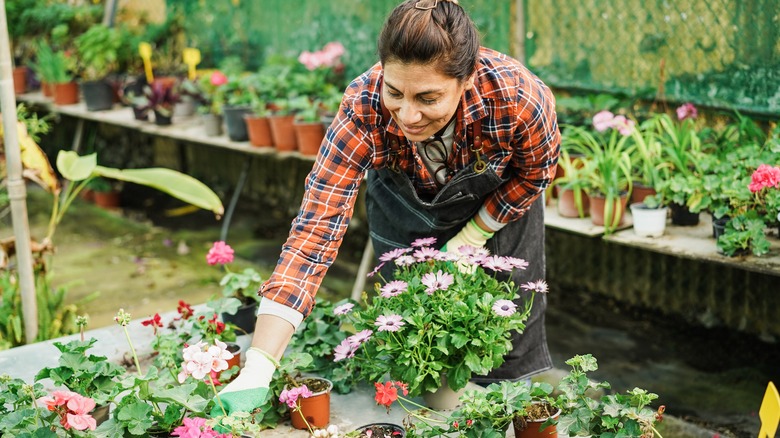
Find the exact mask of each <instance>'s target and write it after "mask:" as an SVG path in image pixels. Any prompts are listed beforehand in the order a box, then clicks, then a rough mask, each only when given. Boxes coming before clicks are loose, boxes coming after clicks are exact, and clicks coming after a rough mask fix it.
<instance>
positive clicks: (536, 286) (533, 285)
mask: <svg viewBox="0 0 780 438" xmlns="http://www.w3.org/2000/svg"><path fill="white" fill-rule="evenodd" d="M520 288H522V289H524V290H527V291H534V292H538V293H540V294H546V293H547V282H546V281H544V280H538V281H529V282H528V283H525V284H521V285H520Z"/></svg>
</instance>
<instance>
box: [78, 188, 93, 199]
mask: <svg viewBox="0 0 780 438" xmlns="http://www.w3.org/2000/svg"><path fill="white" fill-rule="evenodd" d="M79 198H81V199H83V200H84V201H86V202H95V191H94V190H92V189H90V188H84V189H81V192H80V193H79Z"/></svg>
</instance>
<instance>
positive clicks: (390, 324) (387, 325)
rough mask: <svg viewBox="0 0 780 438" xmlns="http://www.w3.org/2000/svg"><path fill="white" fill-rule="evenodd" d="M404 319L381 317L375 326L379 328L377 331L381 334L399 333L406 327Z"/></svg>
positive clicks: (398, 316) (397, 316)
mask: <svg viewBox="0 0 780 438" xmlns="http://www.w3.org/2000/svg"><path fill="white" fill-rule="evenodd" d="M402 319H403V318H402V317H401V315H389V316H385V315H380V316H379V317H377V319H376V322H375V323H374V325H375V326H377V327H379V328H378V329H377V331H380V332H397V331H398V330H399V329H400V328H401V327H403V326H404V325H405V323H404V322H403V321H402Z"/></svg>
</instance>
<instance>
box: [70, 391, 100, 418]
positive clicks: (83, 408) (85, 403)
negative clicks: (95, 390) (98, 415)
mask: <svg viewBox="0 0 780 438" xmlns="http://www.w3.org/2000/svg"><path fill="white" fill-rule="evenodd" d="M67 406H68V409H70V410H71V411H72V412H73V413H74V414H77V415H85V414H88V413H90V412H92V410H93V409H95V400H92V399H91V398H89V397H84V396H83V395H80V394H73V397H71V398H70V400H68V404H67Z"/></svg>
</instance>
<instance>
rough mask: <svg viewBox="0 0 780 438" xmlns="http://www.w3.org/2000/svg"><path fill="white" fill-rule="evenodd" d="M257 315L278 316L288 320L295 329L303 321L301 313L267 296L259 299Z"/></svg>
mask: <svg viewBox="0 0 780 438" xmlns="http://www.w3.org/2000/svg"><path fill="white" fill-rule="evenodd" d="M257 315H258V316H259V315H274V316H278V317H279V318H282V319H283V320H285V321H287V322H289V323H290V324H291V325H292V326H293V328H294V329H295V330H298V326H299V325H301V322H302V321H303V313H301V312H299V311H297V310H295V309H293V308H292V307H288V306H285V305H284V304H280V303H277V302H276V301H273V300H269V299H268V298H263V299H262V300H260V305H259V306H257Z"/></svg>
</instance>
